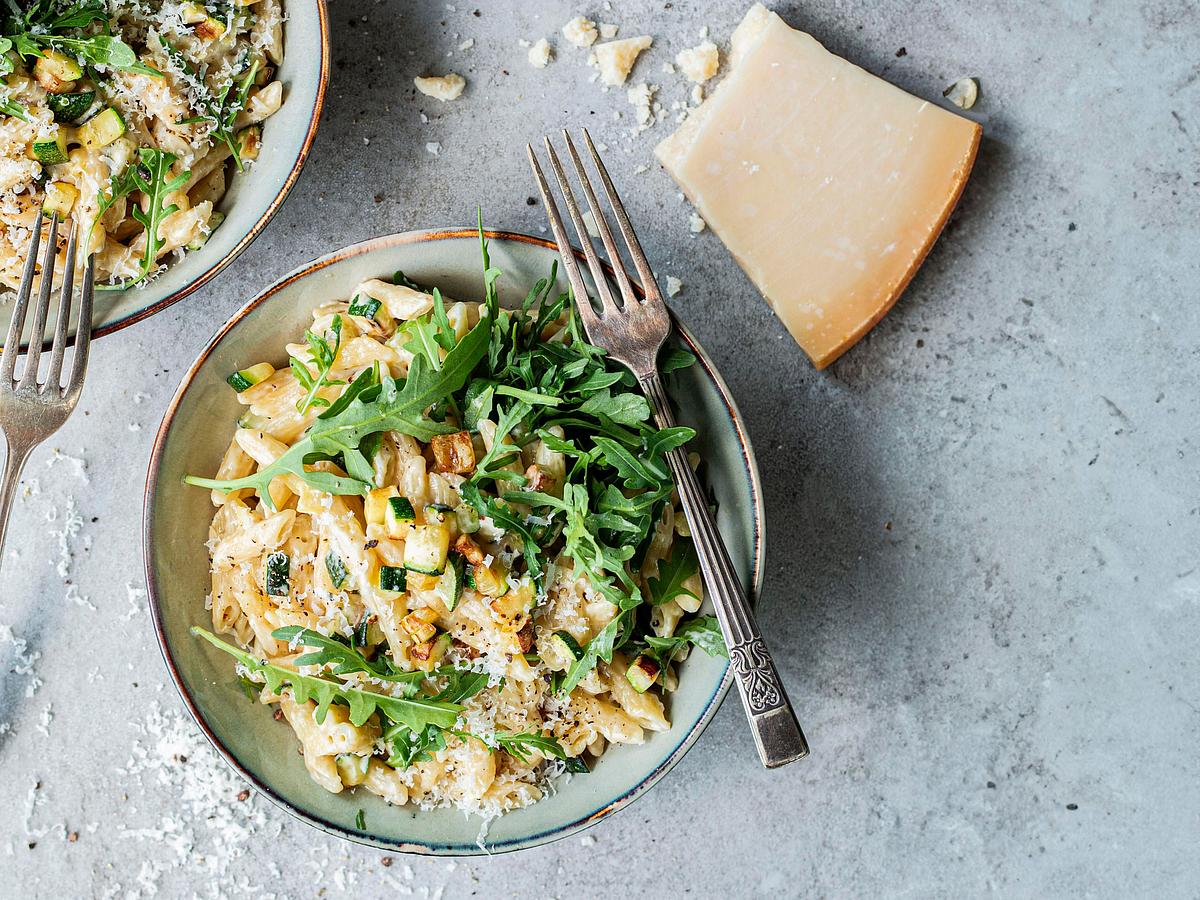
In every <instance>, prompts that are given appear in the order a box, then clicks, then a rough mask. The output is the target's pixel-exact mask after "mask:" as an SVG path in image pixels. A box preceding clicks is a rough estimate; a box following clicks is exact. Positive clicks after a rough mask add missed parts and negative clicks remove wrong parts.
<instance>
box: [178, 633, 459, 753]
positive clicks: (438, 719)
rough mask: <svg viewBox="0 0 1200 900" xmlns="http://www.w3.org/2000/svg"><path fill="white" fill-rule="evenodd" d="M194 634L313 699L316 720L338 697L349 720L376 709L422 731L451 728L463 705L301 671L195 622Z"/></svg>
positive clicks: (271, 686)
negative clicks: (256, 653) (409, 696)
mask: <svg viewBox="0 0 1200 900" xmlns="http://www.w3.org/2000/svg"><path fill="white" fill-rule="evenodd" d="M191 631H192V634H194V635H196V636H197V637H201V638H204V640H206V641H208V642H209V643H210V644H212V645H213V646H214V647H216V648H217V649H218V650H221V651H223V652H225V653H228V654H229V655H230V656H232V657H233V658H234V659H236V660H237V661H238V662H240V663H241V664H242V665H243V666H244V667H245V669H246V671H247V672H248V673H250V674H251V675H262V676H263V678H264V679H265V681H266V684H267V688H268V690H270V691H271V692H272V693H274V694H278V693H279V692H280V691H281V690H282V689H283V688H284V687H285V686H286V687H290V688H291V689H292V695H293V696H294V697H295V699H296V702H297V703H306V702H307V701H309V700H313V701H315V702H316V704H317V708H316V709H315V710H314V711H313V718H314V719H316V721H317V724H321V723H322V722H324V721H325V716H326V714H327V713H328V712H329V707H330V705H331V704H332V703H333V702H334V701H335V700H336V701H338V702H340V703H343V704H345V705H346V706H348V707H349V708H350V723H351V724H352V725H355V726H359V725H362V724H363V723H364V722H366V721H367V719H369V718H371V716H372V715H373V714H374V713H376V712H379V713H382V714H383V715H385V716H387V717H388V718H389V719H391V720H392V721H393V722H397V723H401V724H404V725H407V726H408V728H409V729H411V730H413V731H421V730H423V729H424V728H426V727H427V726H429V725H437V726H438V727H439V728H452V727H453V726H454V723H455V722H456V721H457V720H458V715H459V713H461V712H462V710H463V708H462V707H461V706H459V705H458V704H456V703H440V702H435V701H433V700H425V699H402V698H399V697H393V696H391V695H389V694H377V693H375V692H373V691H365V690H361V689H359V688H353V687H350V686H349V685H345V684H339V683H337V682H334V681H329V680H327V679H325V678H318V677H316V676H314V675H301V674H300V673H299V672H296V671H294V670H292V669H287V668H284V667H283V666H279V665H275V664H274V663H269V662H266V661H265V660H261V659H258V658H257V657H255V656H254V655H253V654H251V653H248V652H246V651H245V650H242V649H240V648H238V647H235V646H233V645H232V644H227V643H225V641H223V640H221V639H220V638H219V637H217V636H216V635H214V634H213V633H212V632H209V631H206V630H205V629H203V628H200V627H199V626H195V625H193V626H192V629H191Z"/></svg>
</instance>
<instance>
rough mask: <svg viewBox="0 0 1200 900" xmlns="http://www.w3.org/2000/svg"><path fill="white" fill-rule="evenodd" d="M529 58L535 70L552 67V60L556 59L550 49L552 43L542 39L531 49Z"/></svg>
mask: <svg viewBox="0 0 1200 900" xmlns="http://www.w3.org/2000/svg"><path fill="white" fill-rule="evenodd" d="M528 58H529V64H530V65H531V66H533V67H534V68H535V69H544V68H546V66H548V65H550V60H551V59H553V58H554V51H552V50H551V49H550V42H549V41H548V40H546V39H545V38H541V39H540V40H539V41H537V43H535V44H533V45H532V46H531V47H530V48H529V53H528Z"/></svg>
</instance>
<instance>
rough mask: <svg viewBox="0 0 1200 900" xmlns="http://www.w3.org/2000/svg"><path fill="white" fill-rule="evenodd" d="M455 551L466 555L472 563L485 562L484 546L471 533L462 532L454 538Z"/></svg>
mask: <svg viewBox="0 0 1200 900" xmlns="http://www.w3.org/2000/svg"><path fill="white" fill-rule="evenodd" d="M454 552H455V553H459V554H461V555H462V556H464V557H465V558H466V560H467V562H469V563H470V564H471V565H473V566H474V565H478V564H479V563H481V562H483V559H484V557H483V548H482V547H480V546H479V545H478V544H477V543H475V539H474V538H472V537H471V536H470V535H469V534H460V535H459V536H458V537H457V538H455V540H454Z"/></svg>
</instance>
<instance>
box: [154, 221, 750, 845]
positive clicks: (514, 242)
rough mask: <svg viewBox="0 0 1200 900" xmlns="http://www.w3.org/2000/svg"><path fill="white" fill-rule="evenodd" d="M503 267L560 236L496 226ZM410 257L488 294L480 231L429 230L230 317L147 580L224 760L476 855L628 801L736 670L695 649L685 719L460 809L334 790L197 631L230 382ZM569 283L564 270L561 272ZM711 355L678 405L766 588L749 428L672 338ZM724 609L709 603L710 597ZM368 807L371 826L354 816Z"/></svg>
mask: <svg viewBox="0 0 1200 900" xmlns="http://www.w3.org/2000/svg"><path fill="white" fill-rule="evenodd" d="M489 239H490V250H491V258H492V265H493V266H497V267H499V268H500V269H501V270H502V271H503V272H504V277H503V278H502V279H501V282H500V286H501V300H502V302H505V303H514V302H519V300H520V299H521V298H523V297H524V296H525V294H526V292H527V291H528V289H529V287H530V286H531V285H532V284H533V283H534V282H535V281H536V280H537V279H538V278H541V277H544V276H545V275H546V274H547V273H548V272H549V271H550V264H551V262H552V261H553V260H555V259H556V258H557V251H556V250H555V249H554V247H553V246H552V245H551V244H549V243H547V242H546V241H543V240H541V239H538V238H533V237H528V236H525V235H518V234H510V233H490V234H489ZM397 269H402V270H404V272H405V273H406V274H407V275H408V276H409V277H411V278H413V279H415V280H416V281H418V282H420V283H424V284H431V285H438V286H439V287H441V289H442V290H443V291H444V292H445V293H446V294H447V295H448V296H452V297H456V298H459V299H478V298H479V297H480V296H481V291H482V284H481V281H482V279H481V265H480V254H479V241H478V238H477V236H476V233H475V232H474V231H473V230H470V229H464V230H457V231H420V232H409V233H406V234H398V235H392V236H390V237H383V238H378V239H376V240H372V241H367V242H365V243H362V244H356V245H354V246H352V247H348V248H346V249H344V250H340V251H338V252H336V253H333V254H331V255H329V256H326V257H324V258H322V259H319V260H317V261H316V262H313V263H311V264H309V265H307V266H304V267H303V268H301V269H298V270H297V271H295V272H293V273H292V274H290V275H288V276H286V277H285V278H283V279H282V280H281V281H279V282H277V283H276V284H275V285H273V286H272V287H270V288H268V289H267V290H266V291H264V292H263V293H261V294H259V295H258V296H257V297H255V298H254V299H253V300H251V301H250V302H249V303H248V304H246V306H244V307H243V308H242V309H241V311H239V312H238V313H237V314H236V315H234V316H233V318H231V319H230V320H229V322H227V323H226V324H225V326H224V327H223V328H222V329H221V330H220V332H219V333H218V334H217V335H216V337H214V338H213V340H212V342H211V343H210V344H209V345H208V347H207V348H206V349H205V350H204V352H203V353H201V354H200V357H199V359H197V360H196V362H195V363H193V364H192V366H191V368H190V369H189V370H188V372H187V375H186V376H185V377H184V379H183V383H182V384H181V385H180V386H179V389H178V390H177V391H176V393H175V396H174V398H173V399H172V401H171V404H170V406H169V408H168V410H167V413H166V416H165V417H164V419H163V422H162V425H161V426H160V428H159V430H158V435H157V438H156V440H155V444H154V450H153V453H152V454H151V460H150V470H149V474H148V478H147V487H146V505H145V512H144V521H143V527H144V547H145V564H146V578H147V584H148V586H149V594H150V607H151V610H152V613H153V619H154V626H155V629H156V630H157V634H158V640H159V643H160V645H161V648H162V652H163V657H164V658H165V660H166V663H167V668H168V670H169V671H170V675H171V677H172V679H174V681H175V684H176V686H177V687H178V688H179V692H180V694H181V695H182V697H183V700H184V703H185V704H186V705H187V707H188V709H189V710H190V711H191V713H192V715H193V716H194V717H195V719H196V722H197V723H198V724H199V726H200V728H201V729H202V730H203V732H204V734H205V735H207V737H208V739H209V740H210V741H211V742H212V744H213V746H214V747H216V748H217V750H218V751H219V752H220V753H221V755H222V756H223V757H224V758H225V760H226V761H227V762H228V763H229V764H230V765H231V766H233V767H234V769H236V770H237V771H238V772H239V773H241V774H242V775H243V776H244V777H245V778H246V779H247V780H248V781H249V782H250V783H251V784H253V786H254V787H255V788H256V789H257V790H258V791H260V792H261V793H262V794H264V795H265V796H267V797H268V798H270V799H271V800H273V801H274V802H275V803H277V804H279V805H280V806H281V807H283V808H284V809H286V810H287V811H288V812H290V813H292V814H294V815H296V816H298V817H299V818H301V819H303V820H304V821H306V822H308V823H310V824H312V825H315V826H317V827H318V828H321V829H323V830H325V831H327V832H330V833H332V834H337V835H340V836H342V837H346V838H349V839H351V840H355V841H359V842H362V843H366V844H372V845H374V846H377V847H381V848H386V849H389V850H397V851H411V852H419V853H435V854H447V855H467V854H475V853H482V852H484V846H485V845H486V848H487V852H500V851H506V850H517V849H522V848H526V847H533V846H536V845H538V844H543V843H546V842H548V841H552V840H555V839H557V838H561V837H565V836H567V835H569V834H572V833H574V832H576V831H578V830H580V829H582V828H585V827H587V826H589V825H591V824H593V823H595V822H597V821H599V820H600V819H602V818H604V817H605V816H608V815H610V814H612V813H613V812H615V811H616V810H618V809H620V808H621V807H623V806H625V805H626V804H628V803H630V802H631V801H632V800H634V799H635V798H636V797H638V796H640V795H641V794H642V793H644V792H645V791H646V790H648V789H649V788H650V786H651V785H653V784H654V783H655V782H656V781H658V779H660V778H661V777H662V776H663V775H665V774H666V772H667V771H668V770H669V769H670V768H671V767H672V766H673V765H674V764H675V763H676V762H678V761H679V759H680V758H681V757H682V756H683V754H684V753H685V752H687V750H688V748H689V747H691V745H692V744H693V743H694V742H695V741H696V739H697V738H698V737H699V736H700V733H701V732H702V731H703V729H704V727H705V725H707V724H708V721H709V720H710V719H711V718H712V716H713V714H714V713H715V712H716V710H717V707H718V705H719V704H720V702H721V699H722V698H723V697H724V696H725V693H726V691H727V690H728V688H729V684H730V680H731V674H732V673H731V671H730V670H729V668H728V664H727V663H726V661H725V660H723V659H719V658H712V657H709V656H707V655H706V654H704V653H693V654H691V655H690V656H689V657H688V659H687V661H686V662H685V663H684V664H683V666H682V671H681V672H680V678H679V681H680V688H679V690H678V691H677V692H675V693H674V694H672V695H670V698H669V700H668V714H669V716H670V718H671V721H672V728H671V729H670V730H669V731H667V732H664V733H660V734H652V735H650V736H649V738H648V739H647V741H646V743H644V744H642V745H640V746H622V747H614V748H612V749H611V750H610V751H609V752H608V753H606V754H605V755H604V756H603V757H602V758H601V759H600V760H599V761H598V762H597V763H596V765H595V766H594V770H593V771H592V772H591V773H589V774H587V775H576V776H573V777H571V779H570V781H569V782H567V783H562V784H560V788H559V790H558V791H557V792H556V793H555V794H554V795H553V796H549V797H547V798H545V799H544V800H542V801H541V802H539V803H536V804H534V805H533V806H531V807H529V808H527V809H522V810H517V811H514V812H511V813H508V814H507V815H505V816H503V817H501V818H499V819H497V820H495V821H493V822H492V823H491V824H490V826H489V828H488V829H487V832H486V836H484V837H482V838H481V820H480V819H478V818H474V817H472V818H467V817H464V816H463V814H462V813H461V812H458V811H455V810H449V809H439V810H434V811H431V812H423V811H417V810H414V809H410V808H408V807H403V808H402V807H390V806H388V805H387V804H385V803H384V802H383V801H382V800H380V799H379V798H377V797H375V796H373V795H370V794H361V793H359V792H350V791H344V792H342V793H341V794H330V793H327V792H326V791H325V790H323V789H322V788H320V787H319V786H317V785H316V784H315V783H314V782H313V781H312V780H311V779H310V778H309V776H308V773H307V772H306V771H305V768H304V764H303V761H302V760H301V758H300V756H299V755H298V754H297V753H296V746H297V745H296V739H295V737H294V735H293V734H292V732H291V729H289V728H286V727H284V726H282V725H280V724H279V723H278V722H275V721H273V720H272V718H271V710H270V708H268V707H265V706H260V705H257V704H254V703H248V702H247V701H246V698H245V696H244V695H243V694H242V692H241V690H240V688H239V686H238V683H237V680H236V678H235V677H234V672H233V667H232V665H231V662H230V659H229V657H228V656H226V655H224V654H222V653H220V652H219V651H217V650H216V649H214V648H213V647H211V646H209V645H208V644H206V643H204V642H202V641H199V640H197V639H196V638H195V637H193V636H191V635H190V634H189V633H188V629H189V628H190V627H191V626H192V625H201V626H205V627H211V624H212V623H211V621H210V619H209V613H208V612H207V611H206V610H205V608H204V597H205V595H206V594H207V593H208V592H209V590H210V588H209V575H208V556H207V552H206V549H205V540H206V538H207V536H208V525H209V520H210V519H211V518H212V513H213V508H212V506H211V504H210V502H209V497H208V492H207V491H204V490H200V489H197V488H193V487H189V486H186V485H185V484H184V483H183V481H182V479H183V476H184V475H185V474H188V473H206V474H207V473H211V472H213V471H215V470H216V468H217V464H218V462H219V460H220V458H221V455H222V453H223V452H224V450H225V448H226V447H227V446H228V443H229V436H230V432H231V431H232V429H233V427H234V421H235V419H236V418H237V416H238V415H239V413H240V412H241V411H242V409H243V407H241V406H239V404H238V403H237V401H236V400H235V399H234V395H233V393H232V392H231V391H230V390H229V388H228V386H227V385H226V384H225V377H226V375H228V373H229V372H232V371H234V370H236V369H237V368H238V367H239V366H240V365H244V364H245V362H246V361H247V360H260V359H266V360H269V361H272V362H274V363H276V364H277V365H279V364H282V363H283V362H284V360H283V359H281V358H279V357H280V356H281V355H282V345H283V344H284V343H285V341H286V339H287V338H286V336H288V335H298V334H300V333H301V331H302V330H303V329H304V328H305V327H306V326H307V325H309V324H311V321H312V320H311V312H310V311H311V310H312V308H313V307H314V306H316V305H317V304H319V303H322V302H325V301H328V300H334V299H338V298H344V297H346V296H347V292H348V291H350V290H351V289H352V288H353V286H354V285H356V284H357V283H359V282H360V281H361V280H363V279H365V278H370V277H380V276H382V277H388V276H389V275H390V274H391V273H392V272H394V271H395V270H397ZM560 287H561V289H562V290H566V289H567V286H566V283H565V281H564V282H563V283H562V284H561V285H560ZM673 339H674V340H676V341H678V343H679V344H680V345H682V346H685V347H687V348H688V349H690V350H692V351H693V352H694V353H695V354H696V356H697V357H698V359H699V364H698V365H696V366H693V367H691V368H690V369H687V370H683V371H681V372H677V373H674V374H672V375H671V376H669V377H668V388H669V390H670V393H671V394H672V396H673V397H674V398H675V400H676V403H677V406H678V408H679V419H680V420H681V421H682V422H683V423H685V424H688V425H691V426H692V427H694V428H696V430H697V432H698V437H697V439H696V441H695V444H694V449H696V450H698V451H699V452H700V453H701V455H702V456H703V458H704V460H705V466H704V473H705V477H706V479H707V481H708V485H709V487H710V488H711V490H712V492H713V494H714V495H715V497H716V499H717V502H718V503H719V513H718V523H719V525H720V528H721V532H722V534H723V535H724V537H725V540H726V542H727V544H728V546H729V550H730V554H731V556H732V558H733V560H734V562H735V564H736V565H737V568H738V571H739V573H740V575H741V577H742V579H743V583H744V584H747V585H749V586H751V588H752V592H754V591H757V589H758V586H759V582H760V579H761V577H762V568H763V512H762V510H763V504H762V497H761V491H760V487H759V479H758V469H757V466H756V463H755V461H754V454H753V452H752V450H751V448H750V442H749V439H748V438H747V436H746V431H745V426H744V423H743V422H742V419H741V416H740V414H739V413H738V411H737V408H736V407H735V405H734V403H733V400H732V398H731V397H730V396H729V391H728V389H727V388H726V386H725V384H724V382H723V381H722V380H721V377H720V376H719V375H718V374H717V372H716V370H715V369H714V368H713V365H712V362H711V361H710V360H709V359H708V357H707V356H706V355H705V354H704V351H703V350H702V349H701V348H700V347H699V345H697V343H696V341H695V339H694V338H692V337H691V335H689V334H688V332H687V331H686V330H685V329H683V328H679V329H678V330H677V333H676V336H675V337H674V338H673ZM709 611H710V612H711V610H709ZM359 809H363V810H364V811H365V823H366V827H365V828H359V827H357V826H356V824H355V818H356V815H357V813H358V811H359Z"/></svg>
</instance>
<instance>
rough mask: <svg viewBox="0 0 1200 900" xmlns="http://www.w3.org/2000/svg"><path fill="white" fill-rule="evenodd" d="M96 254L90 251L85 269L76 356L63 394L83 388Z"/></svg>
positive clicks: (88, 343)
mask: <svg viewBox="0 0 1200 900" xmlns="http://www.w3.org/2000/svg"><path fill="white" fill-rule="evenodd" d="M95 280H96V254H94V253H89V254H88V260H87V267H86V268H84V270H83V287H82V288H81V289H80V291H79V321H78V322H77V323H76V324H75V356H74V359H72V360H71V375H70V377H69V378H68V379H67V386H66V387H65V388H63V396H64V397H70V396H71V395H73V394H75V395H77V394H78V393H79V391H80V390H81V389H82V388H83V375H84V372H85V371H86V370H87V362H88V351H89V350H90V349H91V346H92V298H93V296H94V295H95V289H94V288H95Z"/></svg>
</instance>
